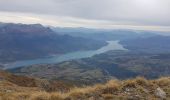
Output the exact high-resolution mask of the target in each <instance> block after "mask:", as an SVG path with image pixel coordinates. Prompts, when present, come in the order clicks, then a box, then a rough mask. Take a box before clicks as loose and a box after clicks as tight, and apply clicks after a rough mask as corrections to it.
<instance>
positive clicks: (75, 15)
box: [0, 0, 170, 29]
mask: <svg viewBox="0 0 170 100" xmlns="http://www.w3.org/2000/svg"><path fill="white" fill-rule="evenodd" d="M169 5H170V1H169V0H0V12H1V15H2V16H4V17H5V14H2V13H4V12H7V13H8V15H12V14H15V18H16V16H21V15H22V17H23V16H24V19H22V20H23V21H24V20H25V18H26V17H28V16H31V17H32V19H29V18H27V19H26V20H29V21H30V20H32V21H33V22H35V21H37V22H44V23H45V24H46V23H47V22H48V23H49V22H50V23H52V22H53V24H55V25H58V23H62V25H66V26H69V25H71V26H83V25H84V26H86V27H87V26H88V27H92V26H93V27H99V26H100V27H102V26H103V27H104V26H105V27H104V28H106V27H115V26H121V27H120V28H122V27H123V26H124V28H126V27H127V26H129V27H130V26H131V27H132V26H133V27H135V26H136V27H139V26H140V27H144V26H145V27H147V28H153V26H154V27H156V28H154V29H157V28H158V27H160V28H162V27H164V28H167V27H169V26H170V10H169V9H170V6H169ZM37 17H38V18H39V20H38V19H35V18H37ZM47 17H48V18H47ZM49 18H50V19H49ZM1 19H2V18H1ZM7 19H8V20H10V21H12V20H11V19H13V20H14V18H11V17H9V16H8V18H7V16H6V21H7ZM44 19H45V20H46V21H45V20H44ZM15 20H16V19H15ZM26 20H25V21H26ZM40 20H43V21H40ZM18 21H19V20H18ZM60 26H61V25H60ZM150 26H152V27H150Z"/></svg>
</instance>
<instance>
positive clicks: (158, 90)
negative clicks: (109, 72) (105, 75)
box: [0, 77, 170, 100]
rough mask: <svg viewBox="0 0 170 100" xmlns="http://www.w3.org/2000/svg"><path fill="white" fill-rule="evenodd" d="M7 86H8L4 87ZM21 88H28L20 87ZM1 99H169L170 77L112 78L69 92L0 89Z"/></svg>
mask: <svg viewBox="0 0 170 100" xmlns="http://www.w3.org/2000/svg"><path fill="white" fill-rule="evenodd" d="M0 84H1V83H0ZM4 88H6V86H5V87H4ZM18 88H19V89H21V90H22V89H26V88H23V87H18ZM0 99H1V100H169V99H170V78H168V77H167V78H160V79H157V80H146V79H144V78H141V77H138V78H135V79H129V80H123V81H119V80H111V81H109V82H107V83H105V84H97V85H94V86H86V87H83V88H77V87H75V88H72V89H71V90H70V91H69V92H68V91H67V92H52V93H51V92H45V91H37V90H33V89H32V90H31V91H30V90H29V89H26V90H25V91H10V92H2V91H0Z"/></svg>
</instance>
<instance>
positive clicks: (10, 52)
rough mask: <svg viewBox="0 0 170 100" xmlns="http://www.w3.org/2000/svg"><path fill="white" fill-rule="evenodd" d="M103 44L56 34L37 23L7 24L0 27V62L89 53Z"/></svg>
mask: <svg viewBox="0 0 170 100" xmlns="http://www.w3.org/2000/svg"><path fill="white" fill-rule="evenodd" d="M106 44H107V43H106V42H104V41H97V40H92V39H85V38H76V37H71V36H69V35H59V34H57V33H55V32H53V31H52V30H51V29H50V28H47V27H44V26H42V25H40V24H32V25H25V24H11V23H8V24H2V25H1V26H0V62H7V61H16V60H24V59H35V58H40V57H45V56H50V55H56V54H63V53H68V52H73V51H79V50H93V49H98V48H100V47H102V46H104V45H106Z"/></svg>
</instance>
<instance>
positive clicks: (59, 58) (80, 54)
mask: <svg viewBox="0 0 170 100" xmlns="http://www.w3.org/2000/svg"><path fill="white" fill-rule="evenodd" d="M110 50H126V49H125V48H123V46H122V45H121V44H119V41H108V45H106V46H104V47H102V48H100V49H98V50H88V51H77V52H72V53H67V54H63V55H56V56H51V57H48V58H40V59H33V60H23V61H16V62H14V63H10V64H6V65H5V69H10V68H16V67H22V66H29V65H34V64H52V63H60V62H63V61H69V60H73V59H80V58H88V57H92V56H94V55H96V54H101V53H104V52H107V51H110Z"/></svg>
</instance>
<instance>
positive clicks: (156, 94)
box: [155, 88, 166, 100]
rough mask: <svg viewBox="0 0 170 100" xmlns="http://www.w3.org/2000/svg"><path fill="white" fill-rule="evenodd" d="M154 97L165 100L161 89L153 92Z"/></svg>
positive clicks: (164, 94)
mask: <svg viewBox="0 0 170 100" xmlns="http://www.w3.org/2000/svg"><path fill="white" fill-rule="evenodd" d="M155 96H157V97H159V98H160V99H161V100H164V99H166V93H165V92H164V91H163V90H162V89H161V88H157V89H156V90H155Z"/></svg>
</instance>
